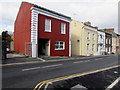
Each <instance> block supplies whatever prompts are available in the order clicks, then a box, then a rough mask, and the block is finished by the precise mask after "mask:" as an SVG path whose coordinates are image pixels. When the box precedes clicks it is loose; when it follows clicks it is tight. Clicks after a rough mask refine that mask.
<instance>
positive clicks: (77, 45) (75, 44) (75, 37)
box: [71, 20, 83, 55]
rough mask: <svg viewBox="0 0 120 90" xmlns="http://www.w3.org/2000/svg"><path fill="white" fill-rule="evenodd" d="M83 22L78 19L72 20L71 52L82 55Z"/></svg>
mask: <svg viewBox="0 0 120 90" xmlns="http://www.w3.org/2000/svg"><path fill="white" fill-rule="evenodd" d="M82 27H83V24H82V23H80V22H78V21H75V20H73V21H71V46H72V49H71V52H72V55H81V54H82V53H81V52H82V51H81V43H82V37H81V34H82V33H81V31H82Z"/></svg>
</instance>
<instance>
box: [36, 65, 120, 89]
mask: <svg viewBox="0 0 120 90" xmlns="http://www.w3.org/2000/svg"><path fill="white" fill-rule="evenodd" d="M116 67H120V65H116V66H111V67H107V68H102V69H98V70H93V71H88V72H83V73H77V74H73V75H69V76H64V77H59V78H54V79H49V80H45V81H42V82H40V83H38V84H37V85H36V86H35V88H34V90H40V89H41V87H42V86H43V85H44V84H47V83H49V82H56V81H60V80H66V79H70V78H74V77H78V76H83V75H88V74H93V73H97V72H100V71H105V70H108V69H112V68H116Z"/></svg>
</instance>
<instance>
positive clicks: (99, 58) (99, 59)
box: [95, 58, 103, 60]
mask: <svg viewBox="0 0 120 90" xmlns="http://www.w3.org/2000/svg"><path fill="white" fill-rule="evenodd" d="M100 59H103V58H97V59H95V60H100Z"/></svg>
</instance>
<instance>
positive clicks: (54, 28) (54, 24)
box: [38, 14, 69, 56]
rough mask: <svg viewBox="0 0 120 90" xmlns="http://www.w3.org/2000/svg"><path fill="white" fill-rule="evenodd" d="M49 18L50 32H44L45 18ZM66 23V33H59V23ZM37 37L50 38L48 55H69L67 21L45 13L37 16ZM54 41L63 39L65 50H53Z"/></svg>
mask: <svg viewBox="0 0 120 90" xmlns="http://www.w3.org/2000/svg"><path fill="white" fill-rule="evenodd" d="M46 18H47V19H50V20H51V32H45V19H46ZM62 22H63V23H65V24H66V34H61V23H62ZM38 38H41V39H50V56H60V55H64V56H69V23H68V22H65V21H62V20H58V19H55V18H52V17H48V16H45V15H40V14H39V16H38ZM55 41H64V42H65V50H55Z"/></svg>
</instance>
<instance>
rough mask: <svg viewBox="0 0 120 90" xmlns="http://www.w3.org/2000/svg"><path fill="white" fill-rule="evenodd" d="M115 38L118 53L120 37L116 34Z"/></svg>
mask: <svg viewBox="0 0 120 90" xmlns="http://www.w3.org/2000/svg"><path fill="white" fill-rule="evenodd" d="M116 35H117V38H116V53H118V52H119V48H120V35H119V34H116Z"/></svg>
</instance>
